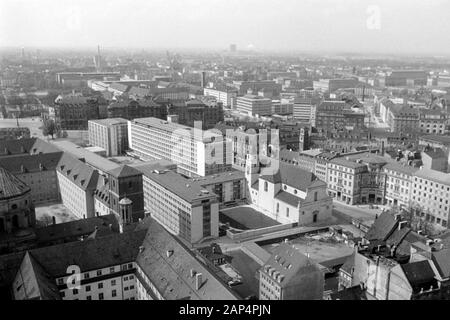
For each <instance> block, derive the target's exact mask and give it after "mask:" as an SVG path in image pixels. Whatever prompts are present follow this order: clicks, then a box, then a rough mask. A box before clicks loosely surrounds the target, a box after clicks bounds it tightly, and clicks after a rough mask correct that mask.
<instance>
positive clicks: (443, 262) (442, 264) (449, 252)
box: [431, 249, 450, 278]
mask: <svg viewBox="0 0 450 320" xmlns="http://www.w3.org/2000/svg"><path fill="white" fill-rule="evenodd" d="M431 260H432V261H433V262H434V265H435V266H436V268H437V270H438V271H439V274H440V275H441V277H442V278H448V277H450V249H443V250H439V251H435V252H432V253H431Z"/></svg>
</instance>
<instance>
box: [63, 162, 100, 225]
mask: <svg viewBox="0 0 450 320" xmlns="http://www.w3.org/2000/svg"><path fill="white" fill-rule="evenodd" d="M56 174H57V179H58V184H59V190H60V192H61V200H62V203H63V204H64V206H65V207H66V208H67V209H69V210H70V212H71V213H73V214H74V215H75V216H76V217H77V218H79V219H83V218H91V217H93V216H95V205H94V192H95V189H96V186H97V182H98V177H99V174H98V171H97V170H95V169H93V168H92V167H90V166H89V165H87V164H85V163H84V162H82V161H80V160H78V159H76V158H74V157H73V156H71V155H69V154H67V153H65V154H63V156H62V157H61V159H60V161H59V162H58V166H57V168H56Z"/></svg>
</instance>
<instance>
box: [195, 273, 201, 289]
mask: <svg viewBox="0 0 450 320" xmlns="http://www.w3.org/2000/svg"><path fill="white" fill-rule="evenodd" d="M201 286H202V274H201V273H197V274H196V275H195V289H196V290H199V289H200V287H201Z"/></svg>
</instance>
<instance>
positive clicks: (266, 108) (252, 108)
mask: <svg viewBox="0 0 450 320" xmlns="http://www.w3.org/2000/svg"><path fill="white" fill-rule="evenodd" d="M236 110H237V111H239V112H242V113H245V114H248V115H249V116H252V117H253V116H256V115H258V116H267V115H271V114H272V100H271V99H268V98H263V97H260V96H256V95H253V94H247V95H245V96H243V97H238V98H237V102H236Z"/></svg>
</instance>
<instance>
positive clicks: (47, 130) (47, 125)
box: [42, 119, 58, 139]
mask: <svg viewBox="0 0 450 320" xmlns="http://www.w3.org/2000/svg"><path fill="white" fill-rule="evenodd" d="M57 132H58V128H57V126H56V124H55V121H53V120H51V119H50V120H45V121H44V126H43V127H42V134H43V135H44V136H52V139H54V138H53V136H54V135H55V134H56V133H57Z"/></svg>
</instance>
